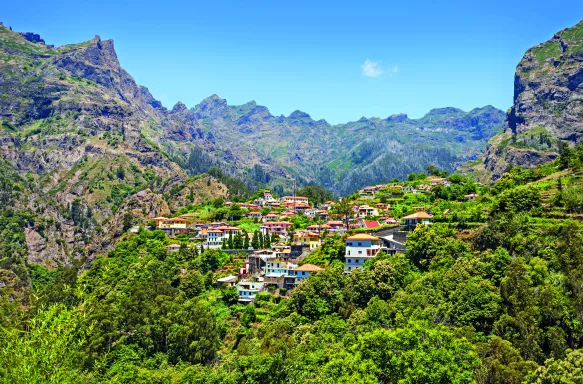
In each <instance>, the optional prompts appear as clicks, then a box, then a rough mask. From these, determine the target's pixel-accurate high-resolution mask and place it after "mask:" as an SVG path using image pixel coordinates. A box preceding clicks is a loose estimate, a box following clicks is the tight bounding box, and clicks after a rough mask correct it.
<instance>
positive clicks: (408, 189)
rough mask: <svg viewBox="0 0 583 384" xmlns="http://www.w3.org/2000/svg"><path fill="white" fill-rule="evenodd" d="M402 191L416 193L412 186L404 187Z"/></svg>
mask: <svg viewBox="0 0 583 384" xmlns="http://www.w3.org/2000/svg"><path fill="white" fill-rule="evenodd" d="M401 190H402V191H403V192H411V193H415V188H414V187H412V186H410V185H409V186H406V187H403V188H402V189H401Z"/></svg>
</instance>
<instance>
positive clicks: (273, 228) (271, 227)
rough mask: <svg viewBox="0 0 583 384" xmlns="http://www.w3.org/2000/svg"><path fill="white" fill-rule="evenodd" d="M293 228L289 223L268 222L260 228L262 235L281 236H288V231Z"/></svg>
mask: <svg viewBox="0 0 583 384" xmlns="http://www.w3.org/2000/svg"><path fill="white" fill-rule="evenodd" d="M292 226H293V223H290V222H289V221H268V222H265V223H263V224H262V225H261V227H259V229H260V231H261V233H262V234H264V235H265V234H268V233H269V234H272V233H276V234H277V235H279V236H287V233H288V230H289V229H290V228H291V227H292Z"/></svg>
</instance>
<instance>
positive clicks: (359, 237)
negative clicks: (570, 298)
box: [346, 233, 379, 240]
mask: <svg viewBox="0 0 583 384" xmlns="http://www.w3.org/2000/svg"><path fill="white" fill-rule="evenodd" d="M378 239H379V238H378V237H374V236H371V235H369V234H368V233H359V234H358V235H354V236H350V237H348V238H347V239H346V240H378Z"/></svg>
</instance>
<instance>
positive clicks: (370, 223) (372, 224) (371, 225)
mask: <svg viewBox="0 0 583 384" xmlns="http://www.w3.org/2000/svg"><path fill="white" fill-rule="evenodd" d="M364 226H365V227H366V228H376V227H380V226H381V225H380V224H379V222H378V221H366V220H364Z"/></svg>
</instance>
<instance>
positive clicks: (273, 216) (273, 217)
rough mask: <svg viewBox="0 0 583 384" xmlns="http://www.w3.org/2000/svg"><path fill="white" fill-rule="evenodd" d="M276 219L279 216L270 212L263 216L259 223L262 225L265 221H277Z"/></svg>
mask: <svg viewBox="0 0 583 384" xmlns="http://www.w3.org/2000/svg"><path fill="white" fill-rule="evenodd" d="M278 218H279V216H277V213H273V212H270V213H268V214H267V215H265V216H263V219H262V220H261V221H263V222H264V223H265V222H266V221H277V219H278Z"/></svg>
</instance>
